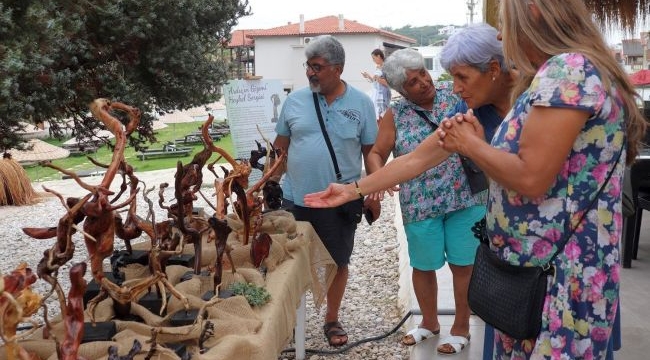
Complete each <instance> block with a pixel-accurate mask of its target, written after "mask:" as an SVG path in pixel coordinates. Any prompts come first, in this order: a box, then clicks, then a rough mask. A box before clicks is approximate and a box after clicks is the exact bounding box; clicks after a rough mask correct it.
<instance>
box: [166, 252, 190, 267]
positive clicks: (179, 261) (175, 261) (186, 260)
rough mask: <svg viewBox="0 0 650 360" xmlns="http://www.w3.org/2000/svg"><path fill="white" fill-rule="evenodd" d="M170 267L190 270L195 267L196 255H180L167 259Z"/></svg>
mask: <svg viewBox="0 0 650 360" xmlns="http://www.w3.org/2000/svg"><path fill="white" fill-rule="evenodd" d="M169 265H180V266H185V267H188V268H193V267H194V255H192V254H180V255H174V256H172V257H170V258H169V259H167V266H169Z"/></svg>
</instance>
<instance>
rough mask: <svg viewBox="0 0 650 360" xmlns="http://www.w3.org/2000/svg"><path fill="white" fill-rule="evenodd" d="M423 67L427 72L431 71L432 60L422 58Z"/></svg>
mask: <svg viewBox="0 0 650 360" xmlns="http://www.w3.org/2000/svg"><path fill="white" fill-rule="evenodd" d="M424 66H425V67H426V68H427V70H433V58H424Z"/></svg>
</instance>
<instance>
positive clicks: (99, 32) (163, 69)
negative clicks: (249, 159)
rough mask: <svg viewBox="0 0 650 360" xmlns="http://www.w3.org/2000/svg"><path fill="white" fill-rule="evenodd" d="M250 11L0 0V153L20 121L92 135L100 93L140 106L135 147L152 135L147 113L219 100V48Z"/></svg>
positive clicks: (138, 2)
mask: <svg viewBox="0 0 650 360" xmlns="http://www.w3.org/2000/svg"><path fill="white" fill-rule="evenodd" d="M249 13H250V9H249V7H248V0H218V1H217V0H155V1H153V0H144V1H143V0H97V1H89V0H81V1H79V0H58V1H57V0H39V1H35V0H4V1H2V2H0V39H2V42H0V154H1V153H2V152H4V151H6V150H8V149H10V148H14V147H20V144H21V143H23V140H22V139H21V138H20V137H18V136H17V135H16V131H17V130H20V129H21V126H20V124H19V121H24V122H28V123H34V124H37V123H41V122H43V121H49V122H50V126H51V130H52V131H53V132H54V133H55V135H59V136H60V135H61V131H62V127H64V126H66V124H67V123H68V121H69V120H70V119H71V120H72V127H73V128H74V131H75V132H77V134H90V133H93V132H94V131H95V130H96V129H97V127H98V126H99V125H100V124H99V123H98V122H97V121H96V120H93V119H92V117H91V116H90V114H89V113H88V104H89V103H90V102H91V101H92V100H93V99H95V98H98V97H105V98H109V99H112V100H115V101H120V102H123V103H126V104H129V105H132V106H136V107H138V108H139V109H140V110H142V113H143V116H142V125H141V126H140V127H139V129H138V130H139V133H138V134H137V135H136V136H132V138H131V139H130V141H131V144H132V145H134V146H136V147H139V145H140V144H141V143H142V142H143V141H145V140H153V139H154V137H153V132H152V130H151V121H152V120H153V118H152V115H151V114H152V113H154V112H158V113H162V112H169V111H172V110H174V109H186V108H189V107H192V106H198V105H201V104H205V103H208V102H212V101H216V100H218V98H219V97H220V93H219V89H220V86H221V85H222V84H223V83H224V82H225V81H227V66H228V64H227V61H228V60H227V59H226V58H225V57H222V56H221V50H222V47H223V46H222V45H223V43H224V41H226V40H227V38H228V37H229V35H230V32H231V29H232V27H233V26H235V25H236V24H237V20H238V19H239V18H240V17H242V16H245V15H249ZM64 119H66V120H64ZM125 120H126V119H125Z"/></svg>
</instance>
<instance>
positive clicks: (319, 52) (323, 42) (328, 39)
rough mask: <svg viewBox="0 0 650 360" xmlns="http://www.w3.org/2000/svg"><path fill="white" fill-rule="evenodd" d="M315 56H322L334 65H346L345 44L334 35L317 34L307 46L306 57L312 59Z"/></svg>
mask: <svg viewBox="0 0 650 360" xmlns="http://www.w3.org/2000/svg"><path fill="white" fill-rule="evenodd" d="M315 56H318V57H322V58H323V59H325V60H326V61H327V62H328V63H329V64H332V65H341V66H343V65H345V50H343V45H341V43H340V42H339V41H338V40H336V38H335V37H333V36H332V35H320V36H317V37H315V38H313V39H312V40H311V41H310V42H309V44H307V46H305V57H307V59H311V58H313V57H315Z"/></svg>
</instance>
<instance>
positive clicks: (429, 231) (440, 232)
mask: <svg viewBox="0 0 650 360" xmlns="http://www.w3.org/2000/svg"><path fill="white" fill-rule="evenodd" d="M484 216H485V206H484V205H477V206H472V207H469V208H465V209H461V210H456V211H452V212H450V213H447V214H444V215H440V216H436V217H434V218H430V219H426V220H422V221H417V222H414V223H410V224H406V225H405V226H404V230H405V232H406V239H407V242H408V251H409V260H410V263H411V266H412V267H413V268H415V269H418V270H422V271H431V270H438V269H440V268H441V267H443V265H445V262H448V263H450V264H452V265H458V266H467V265H472V264H474V257H475V255H476V248H477V247H478V245H479V242H478V239H476V237H474V233H473V232H472V230H471V228H472V226H474V223H476V222H477V221H479V220H480V219H481V218H483V217H484Z"/></svg>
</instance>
